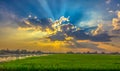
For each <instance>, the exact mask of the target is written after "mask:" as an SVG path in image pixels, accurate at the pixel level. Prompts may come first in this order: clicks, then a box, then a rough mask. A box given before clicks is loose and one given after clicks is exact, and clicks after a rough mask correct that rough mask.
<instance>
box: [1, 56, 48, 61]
mask: <svg viewBox="0 0 120 71" xmlns="http://www.w3.org/2000/svg"><path fill="white" fill-rule="evenodd" d="M33 56H46V54H41V55H0V62H6V61H11V60H16V59H25V58H28V57H33Z"/></svg>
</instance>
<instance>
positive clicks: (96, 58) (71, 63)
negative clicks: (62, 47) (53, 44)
mask: <svg viewBox="0 0 120 71" xmlns="http://www.w3.org/2000/svg"><path fill="white" fill-rule="evenodd" d="M93 70H94V71H101V70H104V71H120V55H105V54H50V55H48V56H36V57H30V58H26V59H21V60H15V61H10V62H4V63H1V64H0V71H93Z"/></svg>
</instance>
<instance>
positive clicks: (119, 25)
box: [112, 12, 120, 30]
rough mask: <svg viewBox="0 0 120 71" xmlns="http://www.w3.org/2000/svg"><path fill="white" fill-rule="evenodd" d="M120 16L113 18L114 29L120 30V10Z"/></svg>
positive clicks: (119, 13)
mask: <svg viewBox="0 0 120 71" xmlns="http://www.w3.org/2000/svg"><path fill="white" fill-rule="evenodd" d="M117 16H118V18H113V20H112V26H113V30H120V12H118V13H117Z"/></svg>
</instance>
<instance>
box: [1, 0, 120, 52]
mask: <svg viewBox="0 0 120 71" xmlns="http://www.w3.org/2000/svg"><path fill="white" fill-rule="evenodd" d="M0 49H11V50H13V49H26V50H31V51H32V50H41V51H46V52H67V51H73V52H87V51H91V52H93V51H98V52H103V51H104V52H120V0H0Z"/></svg>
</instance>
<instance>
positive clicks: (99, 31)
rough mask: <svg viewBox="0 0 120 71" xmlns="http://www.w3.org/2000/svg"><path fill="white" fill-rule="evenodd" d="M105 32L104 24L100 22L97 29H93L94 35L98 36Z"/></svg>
mask: <svg viewBox="0 0 120 71" xmlns="http://www.w3.org/2000/svg"><path fill="white" fill-rule="evenodd" d="M103 32H104V30H103V24H98V27H97V29H96V30H93V31H92V35H93V36H96V35H99V34H102V33H103Z"/></svg>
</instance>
